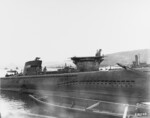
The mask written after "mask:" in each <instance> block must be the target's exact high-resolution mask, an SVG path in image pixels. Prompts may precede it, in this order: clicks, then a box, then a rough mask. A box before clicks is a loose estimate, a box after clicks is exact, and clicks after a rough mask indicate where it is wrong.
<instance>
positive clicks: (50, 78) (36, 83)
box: [1, 69, 150, 104]
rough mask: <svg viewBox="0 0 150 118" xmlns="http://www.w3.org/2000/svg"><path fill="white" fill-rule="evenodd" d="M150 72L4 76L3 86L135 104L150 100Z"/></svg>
mask: <svg viewBox="0 0 150 118" xmlns="http://www.w3.org/2000/svg"><path fill="white" fill-rule="evenodd" d="M149 77H150V76H149V73H144V72H140V71H132V70H123V69H120V70H111V71H92V72H78V73H64V74H47V75H26V76H10V77H4V78H1V89H2V90H12V91H22V92H30V93H39V94H41V95H44V94H51V95H64V96H68V97H76V98H85V99H93V100H106V101H112V102H121V103H130V104H136V103H139V102H150V99H149V98H150V93H149V90H150V87H149V85H150V80H149Z"/></svg>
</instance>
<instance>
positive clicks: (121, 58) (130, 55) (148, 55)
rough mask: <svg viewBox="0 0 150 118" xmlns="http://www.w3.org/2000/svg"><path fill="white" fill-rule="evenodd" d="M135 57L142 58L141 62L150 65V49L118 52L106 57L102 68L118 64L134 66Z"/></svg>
mask: <svg viewBox="0 0 150 118" xmlns="http://www.w3.org/2000/svg"><path fill="white" fill-rule="evenodd" d="M135 55H139V56H140V62H146V63H148V64H150V49H141V50H133V51H125V52H118V53H112V54H107V55H105V58H104V61H103V62H102V63H101V66H108V65H115V64H116V63H122V64H126V65H128V64H132V62H133V61H134V60H135Z"/></svg>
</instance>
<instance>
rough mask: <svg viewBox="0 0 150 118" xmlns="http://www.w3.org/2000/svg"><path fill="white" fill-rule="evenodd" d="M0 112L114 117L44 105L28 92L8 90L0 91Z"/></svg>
mask: <svg viewBox="0 0 150 118" xmlns="http://www.w3.org/2000/svg"><path fill="white" fill-rule="evenodd" d="M0 112H1V116H2V118H91V117H92V118H97V117H98V118H116V117H114V116H111V117H110V116H106V115H105V116H104V115H100V114H99V115H98V116H96V115H93V114H92V113H87V112H86V113H85V112H84V113H83V112H82V113H80V112H76V111H72V110H69V111H67V110H64V109H56V108H52V107H45V106H43V105H39V104H37V102H35V101H34V100H33V99H32V98H31V97H29V94H25V93H24V94H23V93H19V92H10V91H1V93H0Z"/></svg>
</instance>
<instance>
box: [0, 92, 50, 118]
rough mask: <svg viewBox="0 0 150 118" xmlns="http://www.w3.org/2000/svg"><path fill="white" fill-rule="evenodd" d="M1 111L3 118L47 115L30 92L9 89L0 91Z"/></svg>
mask: <svg viewBox="0 0 150 118" xmlns="http://www.w3.org/2000/svg"><path fill="white" fill-rule="evenodd" d="M0 112H1V117H2V118H32V117H40V116H41V117H42V115H47V114H46V112H45V113H44V111H43V110H42V108H41V107H39V106H38V105H37V104H36V103H34V102H33V100H32V99H31V98H30V97H29V96H28V94H21V93H18V92H9V91H1V93H0ZM37 114H39V115H37Z"/></svg>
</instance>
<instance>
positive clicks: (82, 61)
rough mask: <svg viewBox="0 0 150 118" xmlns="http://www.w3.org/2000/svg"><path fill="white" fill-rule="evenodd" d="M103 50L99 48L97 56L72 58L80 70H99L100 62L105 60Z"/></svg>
mask: <svg viewBox="0 0 150 118" xmlns="http://www.w3.org/2000/svg"><path fill="white" fill-rule="evenodd" d="M101 51H102V50H101V49H99V50H97V52H96V54H95V56H90V57H72V58H71V60H72V61H73V63H74V64H75V65H76V67H77V70H78V71H81V72H86V71H98V70H99V67H100V63H101V62H102V61H103V60H104V59H103V58H104V56H102V55H101Z"/></svg>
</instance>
